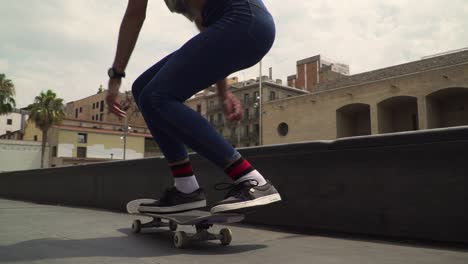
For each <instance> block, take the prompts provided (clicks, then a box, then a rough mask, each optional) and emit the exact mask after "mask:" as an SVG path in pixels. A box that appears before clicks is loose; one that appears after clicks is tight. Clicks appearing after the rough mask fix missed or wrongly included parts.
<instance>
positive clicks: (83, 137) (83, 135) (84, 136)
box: [78, 133, 88, 143]
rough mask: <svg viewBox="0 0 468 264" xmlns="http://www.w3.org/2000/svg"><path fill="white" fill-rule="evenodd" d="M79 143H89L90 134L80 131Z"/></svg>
mask: <svg viewBox="0 0 468 264" xmlns="http://www.w3.org/2000/svg"><path fill="white" fill-rule="evenodd" d="M78 143H88V134H86V133H78Z"/></svg>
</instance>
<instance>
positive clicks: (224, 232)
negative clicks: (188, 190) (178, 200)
mask: <svg viewBox="0 0 468 264" xmlns="http://www.w3.org/2000/svg"><path fill="white" fill-rule="evenodd" d="M154 201H155V200H152V199H138V200H133V201H131V202H129V203H128V204H127V212H128V213H129V214H133V215H138V216H146V217H152V218H153V220H152V221H150V222H147V223H141V221H140V220H135V221H134V222H133V224H132V231H133V232H134V233H140V232H141V230H142V229H146V228H155V227H169V229H170V230H171V231H174V232H175V233H174V238H173V239H174V245H175V246H176V247H177V248H184V247H186V246H188V245H189V243H190V242H192V241H207V240H220V241H221V244H222V245H229V244H230V243H231V240H232V232H231V230H230V229H228V228H223V229H221V231H220V232H219V234H213V233H210V232H208V230H209V229H210V228H211V227H212V226H213V225H215V224H226V223H237V222H241V221H242V220H244V218H245V215H243V214H239V213H218V214H211V213H210V212H206V211H199V210H192V211H187V212H182V213H170V214H158V213H142V212H139V211H138V206H139V205H140V204H141V203H150V202H154ZM163 220H166V221H163ZM178 225H192V226H195V228H196V230H197V232H196V233H195V234H187V233H185V232H184V231H176V230H177V226H178Z"/></svg>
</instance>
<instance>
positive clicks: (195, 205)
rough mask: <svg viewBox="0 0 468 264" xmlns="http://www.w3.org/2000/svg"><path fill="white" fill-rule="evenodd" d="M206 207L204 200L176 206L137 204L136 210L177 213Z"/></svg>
mask: <svg viewBox="0 0 468 264" xmlns="http://www.w3.org/2000/svg"><path fill="white" fill-rule="evenodd" d="M203 207H206V200H203V201H198V202H193V203H185V204H180V205H176V206H167V207H155V206H141V205H140V206H139V207H138V211H139V212H141V213H156V214H158V213H166V214H167V213H177V212H185V211H190V210H194V209H200V208H203Z"/></svg>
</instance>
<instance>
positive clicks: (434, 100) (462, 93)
mask: <svg viewBox="0 0 468 264" xmlns="http://www.w3.org/2000/svg"><path fill="white" fill-rule="evenodd" d="M426 110H427V111H426V112H427V126H428V128H441V127H454V126H466V125H468V88H446V89H442V90H439V91H437V92H434V93H432V94H430V95H428V96H427V97H426Z"/></svg>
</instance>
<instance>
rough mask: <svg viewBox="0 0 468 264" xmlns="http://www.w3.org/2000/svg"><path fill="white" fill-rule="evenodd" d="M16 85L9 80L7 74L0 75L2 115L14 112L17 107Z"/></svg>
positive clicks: (0, 108)
mask: <svg viewBox="0 0 468 264" xmlns="http://www.w3.org/2000/svg"><path fill="white" fill-rule="evenodd" d="M14 95H15V85H14V84H13V82H12V81H11V80H8V79H7V78H6V76H5V74H3V73H2V74H0V115H4V114H8V113H11V112H12V111H13V108H14V107H15V106H16V102H15V99H14V98H13V96H14Z"/></svg>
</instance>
